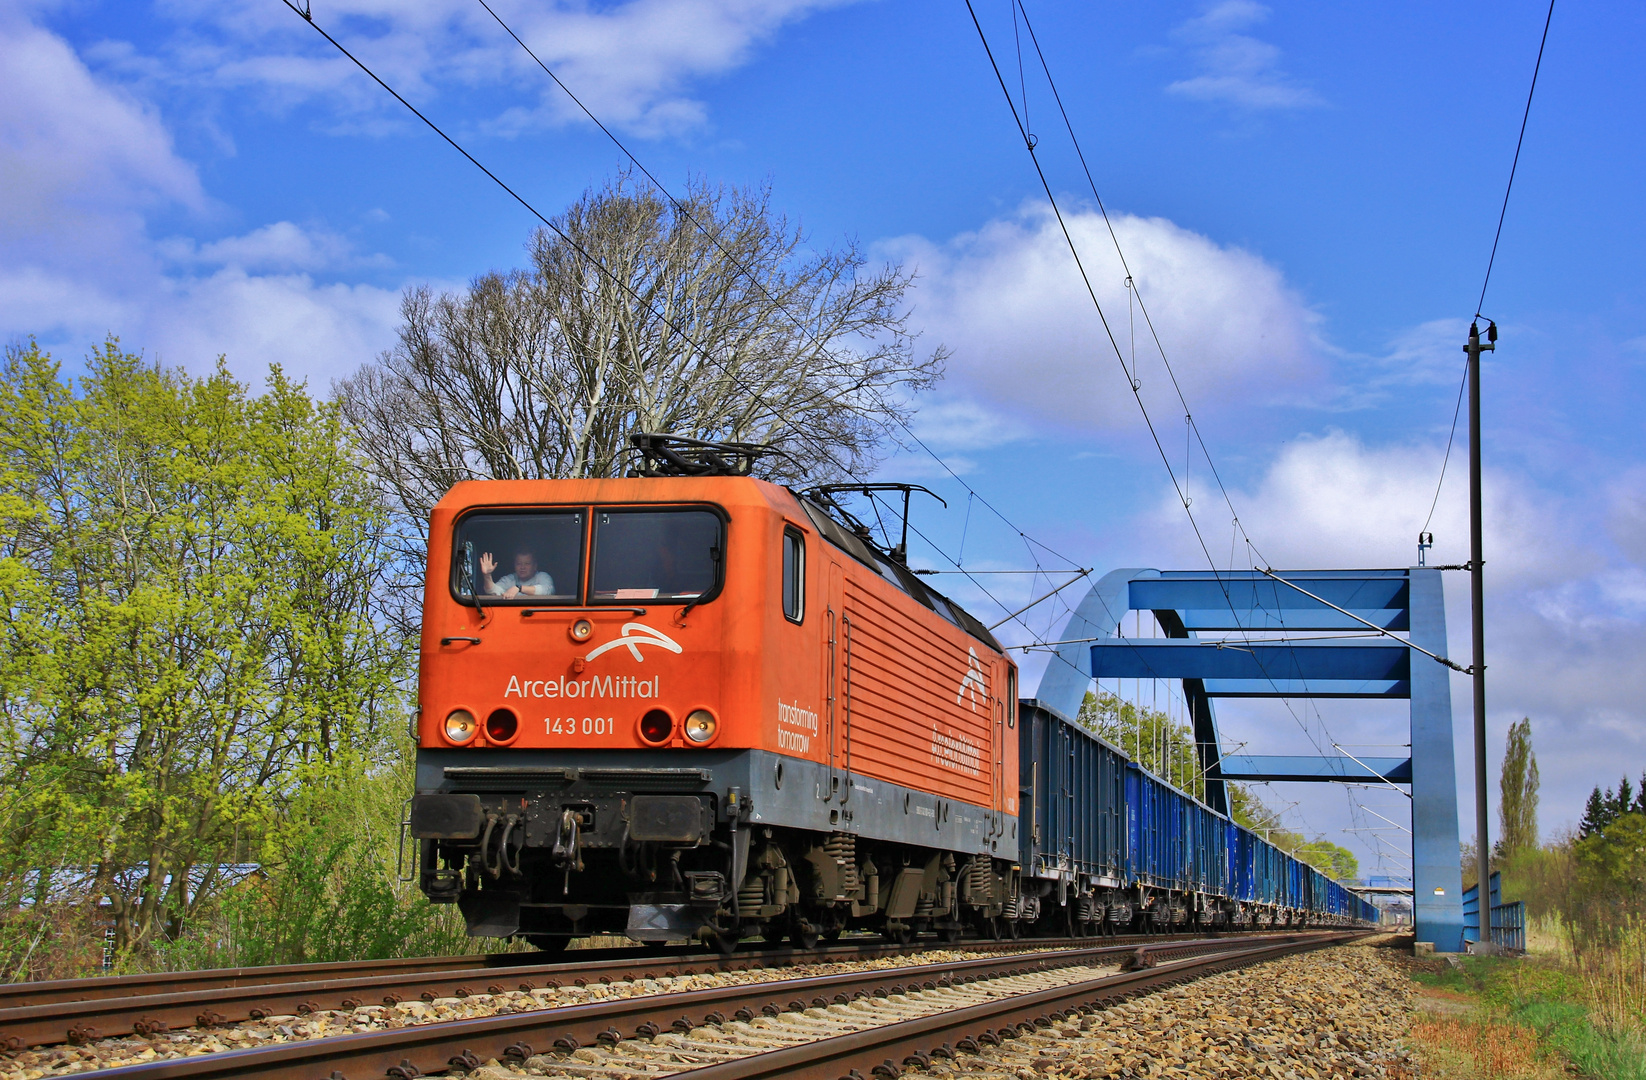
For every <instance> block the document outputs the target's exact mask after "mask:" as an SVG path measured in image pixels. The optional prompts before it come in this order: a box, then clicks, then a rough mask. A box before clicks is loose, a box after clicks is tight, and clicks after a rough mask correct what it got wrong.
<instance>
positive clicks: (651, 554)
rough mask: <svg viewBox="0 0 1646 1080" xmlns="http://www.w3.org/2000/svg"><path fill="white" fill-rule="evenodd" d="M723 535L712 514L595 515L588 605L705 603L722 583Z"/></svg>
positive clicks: (685, 511) (627, 512)
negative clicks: (664, 601) (639, 601)
mask: <svg viewBox="0 0 1646 1080" xmlns="http://www.w3.org/2000/svg"><path fill="white" fill-rule="evenodd" d="M723 531H724V524H723V523H722V522H721V520H720V517H719V515H717V514H714V513H711V512H710V511H708V510H695V509H694V510H688V509H679V510H603V509H597V510H596V511H595V515H594V571H593V574H592V575H591V579H590V594H589V602H590V603H595V604H598V603H602V602H606V603H613V602H621V601H627V600H685V601H697V600H701V599H703V598H705V597H707V596H708V595H709V594H710V593H712V592H714V590H715V588H716V586H717V585H718V584H719V582H720V553H721V547H722V543H723V540H722V533H723Z"/></svg>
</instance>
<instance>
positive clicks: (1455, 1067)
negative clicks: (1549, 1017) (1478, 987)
mask: <svg viewBox="0 0 1646 1080" xmlns="http://www.w3.org/2000/svg"><path fill="white" fill-rule="evenodd" d="M1411 1040H1412V1047H1413V1049H1415V1050H1416V1051H1417V1053H1418V1056H1419V1059H1420V1060H1421V1061H1422V1063H1423V1066H1424V1068H1423V1074H1424V1075H1426V1076H1432V1077H1436V1078H1438V1080H1552V1078H1555V1077H1564V1076H1565V1075H1566V1071H1565V1069H1564V1068H1562V1067H1560V1066H1559V1065H1556V1064H1552V1063H1551V1062H1549V1061H1548V1060H1546V1059H1545V1057H1544V1056H1543V1055H1540V1054H1539V1052H1538V1045H1537V1034H1536V1033H1535V1032H1533V1031H1532V1030H1531V1029H1529V1028H1524V1027H1520V1026H1518V1025H1514V1024H1505V1023H1500V1022H1497V1021H1494V1020H1490V1019H1485V1018H1479V1017H1473V1016H1471V1017H1458V1016H1434V1017H1430V1018H1427V1019H1423V1020H1418V1021H1417V1022H1415V1023H1414V1024H1413V1025H1412V1033H1411Z"/></svg>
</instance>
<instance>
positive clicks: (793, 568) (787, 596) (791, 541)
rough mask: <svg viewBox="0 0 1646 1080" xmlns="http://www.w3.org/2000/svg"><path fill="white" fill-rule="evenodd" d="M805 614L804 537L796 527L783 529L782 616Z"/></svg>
mask: <svg viewBox="0 0 1646 1080" xmlns="http://www.w3.org/2000/svg"><path fill="white" fill-rule="evenodd" d="M805 616H806V538H805V537H804V536H802V535H801V534H800V531H799V530H798V529H784V530H783V617H784V618H785V619H788V620H789V621H790V622H799V621H800V620H801V619H803V618H805Z"/></svg>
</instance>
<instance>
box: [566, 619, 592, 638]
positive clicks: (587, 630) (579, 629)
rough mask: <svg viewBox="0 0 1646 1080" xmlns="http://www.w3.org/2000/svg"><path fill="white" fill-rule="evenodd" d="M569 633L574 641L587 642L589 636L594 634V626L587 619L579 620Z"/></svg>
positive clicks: (573, 624)
mask: <svg viewBox="0 0 1646 1080" xmlns="http://www.w3.org/2000/svg"><path fill="white" fill-rule="evenodd" d="M569 633H570V634H571V636H572V640H573V641H587V640H589V635H590V634H592V633H594V624H593V623H591V622H590V621H589V620H587V619H578V620H577V621H576V622H574V623H572V625H571V630H570V631H569Z"/></svg>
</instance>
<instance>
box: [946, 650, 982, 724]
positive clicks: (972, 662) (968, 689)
mask: <svg viewBox="0 0 1646 1080" xmlns="http://www.w3.org/2000/svg"><path fill="white" fill-rule="evenodd" d="M966 655H967V660H966V677H965V678H964V679H961V680H960V693H958V694H956V695H955V696H954V703H955V704H956V705H959V704H960V703H961V702H962V701H965V700H966V698H967V697H970V698H971V699H972V712H976V711H977V701H978V698H980V697H981V698H982V699H983V700H984V701H988V699H989V684H988V682H987V681H985V679H984V675H983V663H982V661H980V660H978V658H977V650H976V649H967V650H966Z"/></svg>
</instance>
